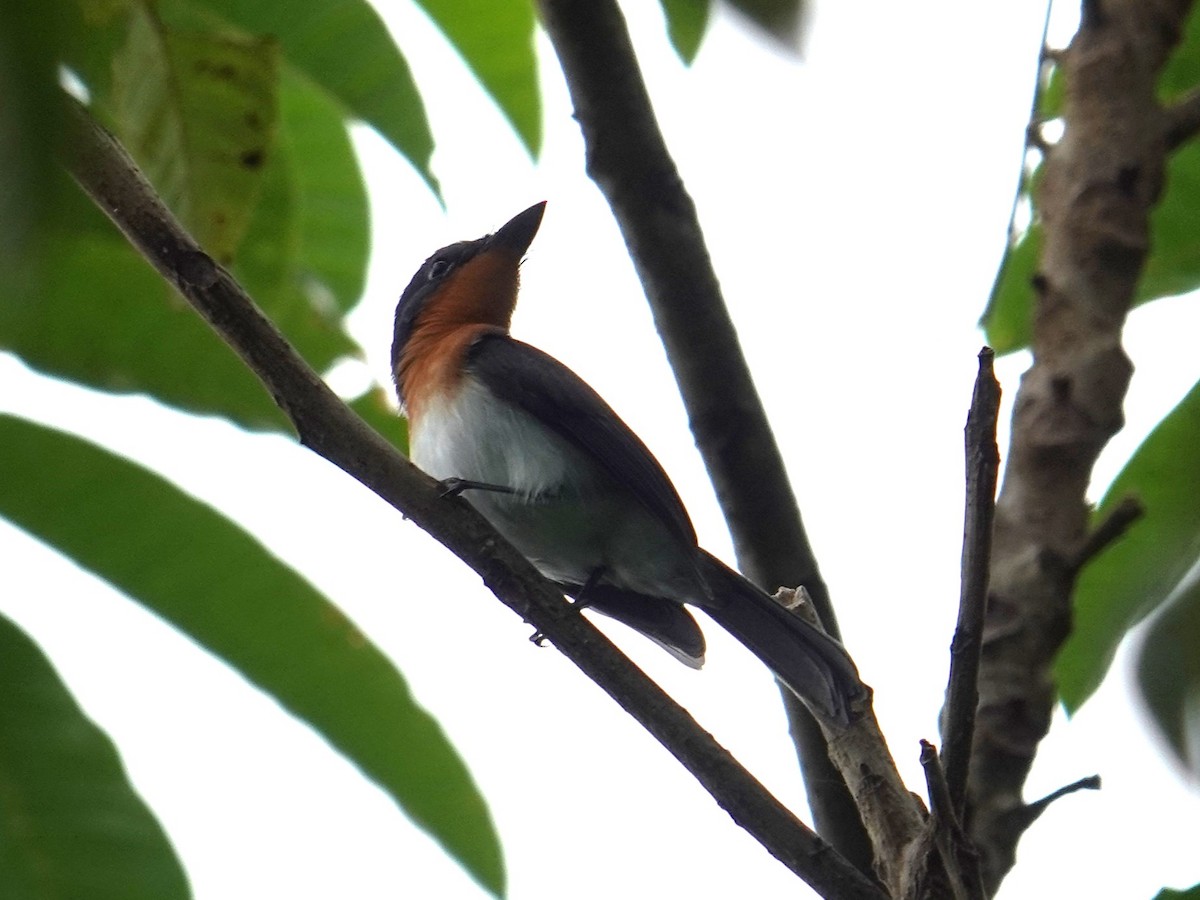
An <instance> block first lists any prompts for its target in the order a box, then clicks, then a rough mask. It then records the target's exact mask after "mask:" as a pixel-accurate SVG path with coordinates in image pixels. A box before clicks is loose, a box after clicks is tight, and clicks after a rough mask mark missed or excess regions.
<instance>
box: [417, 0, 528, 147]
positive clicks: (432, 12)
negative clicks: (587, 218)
mask: <svg viewBox="0 0 1200 900" xmlns="http://www.w3.org/2000/svg"><path fill="white" fill-rule="evenodd" d="M417 4H418V5H419V6H420V7H421V8H422V9H423V10H425V12H426V13H427V14H428V16H429V18H431V19H433V21H434V22H435V23H437V26H438V28H440V29H441V31H442V33H443V34H444V35H445V36H446V39H447V40H449V41H450V43H451V44H453V45H454V48H455V49H456V50H458V52H459V54H460V55H461V56H462V58H463V60H464V61H465V62H466V64H467V66H468V67H469V68H470V69H471V71H472V72H473V73H474V75H475V77H476V78H478V79H479V83H480V84H481V85H482V86H483V88H484V90H486V91H487V92H488V93H489V94H490V95H491V96H492V98H493V99H494V100H495V101H496V105H497V106H499V107H500V110H501V112H503V113H504V115H505V117H506V118H507V119H508V121H509V122H510V123H511V124H512V127H513V130H514V131H516V132H517V134H518V135H519V136H520V138H521V141H522V142H523V143H524V144H525V148H526V149H527V150H528V151H529V154H530V155H531V156H534V157H536V156H537V155H538V151H539V150H540V149H541V146H542V105H541V95H540V94H539V93H538V80H537V55H536V54H535V52H534V33H535V27H534V26H535V24H536V20H535V18H534V15H533V4H532V2H530V0H417Z"/></svg>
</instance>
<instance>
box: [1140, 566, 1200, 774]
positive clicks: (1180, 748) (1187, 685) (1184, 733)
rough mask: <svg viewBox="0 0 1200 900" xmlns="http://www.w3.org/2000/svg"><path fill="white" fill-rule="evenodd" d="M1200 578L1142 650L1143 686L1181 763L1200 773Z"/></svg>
mask: <svg viewBox="0 0 1200 900" xmlns="http://www.w3.org/2000/svg"><path fill="white" fill-rule="evenodd" d="M1197 648H1200V583H1197V582H1195V581H1193V582H1192V583H1191V584H1190V585H1189V586H1188V587H1187V588H1185V589H1184V590H1183V591H1181V592H1179V594H1178V595H1177V596H1175V597H1174V598H1173V599H1172V601H1171V604H1170V605H1169V606H1168V607H1167V608H1166V609H1165V610H1163V613H1162V615H1160V616H1159V617H1158V618H1157V619H1155V621H1154V623H1153V624H1152V625H1151V626H1150V629H1149V631H1148V632H1147V633H1146V637H1145V640H1144V641H1143V642H1142V646H1141V648H1140V649H1139V650H1138V664H1137V665H1138V687H1139V688H1140V689H1141V692H1142V698H1143V699H1144V700H1145V701H1146V705H1147V707H1148V708H1149V710H1150V713H1151V715H1152V716H1153V717H1154V721H1155V722H1156V723H1157V725H1158V727H1159V730H1161V731H1162V733H1163V734H1164V735H1165V736H1166V738H1167V742H1168V744H1169V745H1170V747H1171V749H1172V750H1174V751H1175V755H1176V756H1177V757H1178V758H1179V761H1180V763H1182V764H1183V766H1184V767H1185V768H1187V769H1188V770H1189V771H1190V772H1191V773H1192V775H1193V776H1195V775H1200V653H1198V652H1197Z"/></svg>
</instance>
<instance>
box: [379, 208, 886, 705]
mask: <svg viewBox="0 0 1200 900" xmlns="http://www.w3.org/2000/svg"><path fill="white" fill-rule="evenodd" d="M544 209H545V203H539V204H537V205H535V206H531V207H530V208H529V209H527V210H525V211H524V212H523V213H521V214H520V215H518V216H516V217H514V218H513V219H512V220H511V221H509V222H508V223H507V224H506V225H504V227H502V228H501V229H500V230H499V231H497V232H496V233H495V234H491V235H488V236H486V237H482V238H480V239H479V240H475V241H462V242H460V243H457V244H451V245H450V246H448V247H443V248H442V249H441V250H439V251H438V252H437V253H435V254H433V256H431V257H429V259H427V260H426V261H425V263H424V265H422V266H421V268H420V269H419V270H418V271H417V273H416V275H414V276H413V279H412V281H411V282H410V283H409V285H408V287H407V288H405V290H404V293H403V294H402V295H401V297H400V303H399V306H398V307H397V309H396V331H395V338H394V342H393V344H392V368H393V373H394V375H395V379H396V388H397V391H398V393H399V396H400V402H401V404H402V406H403V407H404V409H405V411H406V413H407V415H408V420H409V443H410V449H411V453H412V459H413V461H414V462H415V463H416V464H417V465H418V466H419V467H421V468H422V469H424V470H425V471H426V472H428V473H429V474H430V475H432V476H433V477H434V478H437V479H441V480H442V481H443V483H444V484H445V485H446V486H447V489H448V490H450V491H453V492H454V493H463V494H464V496H465V498H466V499H467V500H468V501H469V502H470V503H471V504H472V505H473V506H474V507H475V508H476V509H478V510H479V512H481V513H482V514H483V515H484V516H485V517H486V518H487V519H488V520H489V521H490V522H491V523H492V525H494V526H495V527H496V530H497V531H499V532H500V533H501V534H502V535H504V537H505V538H506V539H508V541H509V542H511V543H512V544H513V545H514V546H515V547H516V548H517V549H518V550H520V551H521V553H523V554H524V555H525V556H526V557H528V558H529V560H530V561H531V562H532V563H533V564H534V566H536V567H537V568H538V570H539V571H540V572H541V573H542V574H543V575H545V576H546V577H547V578H548V579H550V580H551V581H553V582H555V583H556V584H558V585H559V586H560V587H561V588H562V589H563V591H564V592H565V593H567V594H568V595H570V596H572V597H574V598H576V601H577V603H579V604H580V605H581V606H586V607H587V608H590V609H594V610H596V611H598V612H601V613H604V614H606V615H609V616H612V617H613V618H616V619H618V620H620V621H622V622H624V623H625V624H626V625H628V626H630V627H632V628H634V629H636V630H637V631H640V632H642V633H643V634H645V635H646V636H647V637H649V638H650V639H652V640H653V641H655V642H657V643H658V644H660V645H661V646H662V647H664V648H665V649H666V650H668V651H669V652H670V653H671V654H672V655H673V656H675V657H676V658H677V659H679V660H681V661H682V662H684V663H686V664H688V665H690V666H692V667H694V668H699V667H700V665H701V664H702V663H703V661H704V649H705V647H704V635H703V634H702V633H701V631H700V628H699V626H698V625H697V624H696V620H695V619H694V618H693V617H692V615H691V613H690V612H688V610H687V609H686V608H685V607H684V605H683V604H685V603H689V604H692V605H693V606H696V607H699V608H700V609H702V610H704V612H705V613H707V614H708V616H709V617H711V618H712V619H714V620H715V621H716V622H717V623H718V624H719V625H721V626H722V627H723V628H725V629H726V630H727V631H729V632H730V633H731V634H733V636H734V637H736V638H737V639H738V640H739V641H741V642H742V643H743V644H745V645H746V647H748V648H749V649H750V650H751V651H752V652H753V653H754V654H755V655H756V656H758V657H759V659H761V660H762V661H763V662H764V663H765V664H766V665H767V666H768V667H769V668H770V669H771V670H772V671H773V672H774V673H775V675H776V676H777V677H778V678H779V679H780V680H781V681H782V682H783V683H784V684H786V685H787V686H788V687H789V688H790V689H791V690H792V691H793V692H794V693H795V694H796V695H797V696H798V697H800V699H801V700H803V701H804V702H805V703H806V704H807V705H808V706H809V707H810V708H812V709H813V710H814V711H816V712H817V713H819V714H820V715H822V716H824V717H826V718H831V719H835V720H840V721H842V722H845V721H848V720H849V719H850V717H851V704H852V702H853V701H854V700H855V699H856V698H858V697H859V696H861V695H862V693H863V690H864V688H863V686H862V683H861V682H860V681H859V678H858V672H857V671H856V669H855V667H854V663H853V662H851V660H850V657H849V656H848V655H847V654H846V652H845V650H843V649H842V646H841V645H840V644H839V643H837V642H836V641H834V640H833V639H832V638H830V637H828V636H827V635H825V634H824V633H823V632H821V631H820V630H819V629H817V628H815V627H813V626H812V625H810V624H809V623H808V622H806V621H804V620H803V619H801V618H799V617H798V616H796V615H794V614H792V613H791V612H789V611H788V610H786V609H784V608H783V607H782V606H780V605H779V604H778V603H776V602H775V601H774V600H773V599H772V598H771V597H769V596H768V595H767V594H765V593H764V592H763V591H761V590H760V589H759V588H757V587H756V586H754V585H753V584H751V583H750V582H749V581H747V580H746V579H745V578H743V577H742V576H741V575H739V574H737V573H736V572H734V571H733V570H732V569H730V568H728V567H727V566H725V565H724V564H723V563H721V562H720V561H719V560H717V559H716V558H715V557H713V556H712V555H710V554H709V553H707V552H706V551H704V550H702V549H701V548H700V547H699V546H698V545H697V542H696V532H695V529H694V528H693V527H692V523H691V520H690V519H689V518H688V514H687V512H686V511H685V510H684V507H683V503H682V501H680V499H679V495H678V494H677V493H676V491H675V488H674V487H673V486H672V484H671V482H670V480H669V479H668V478H667V475H666V473H665V472H664V471H663V470H662V467H661V466H660V465H659V464H658V461H657V460H655V458H654V457H653V455H651V453H650V451H649V450H648V449H646V446H645V445H644V444H643V443H642V442H641V441H640V440H639V439H638V437H637V436H636V435H635V434H634V433H633V432H632V431H631V430H630V428H629V427H628V426H627V425H626V424H625V423H624V422H622V421H621V419H620V418H619V417H618V416H617V414H616V413H615V412H613V410H612V409H611V408H610V407H609V406H608V404H606V403H605V402H604V401H603V400H602V399H601V398H600V396H599V395H598V394H597V393H596V392H595V391H593V390H592V389H591V388H590V387H588V385H587V384H585V383H584V381H583V380H582V379H581V378H579V376H577V375H576V374H575V373H574V372H572V371H571V370H570V369H568V368H567V367H566V366H564V365H563V364H562V363H560V362H558V361H557V360H555V359H553V358H552V357H550V356H548V355H546V354H545V353H543V352H542V351H541V350H538V349H536V348H535V347H531V346H530V345H528V344H524V343H522V342H520V341H518V340H516V339H514V338H513V337H511V336H510V335H509V323H510V321H511V319H512V314H513V310H514V308H515V307H516V302H517V288H518V283H519V270H520V265H521V261H522V258H523V256H524V254H525V251H526V250H528V248H529V245H530V243H531V242H532V241H533V237H534V235H535V234H536V233H537V230H538V227H539V226H540V225H541V221H542V213H543V211H544Z"/></svg>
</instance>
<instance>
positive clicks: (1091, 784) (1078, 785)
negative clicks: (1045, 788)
mask: <svg viewBox="0 0 1200 900" xmlns="http://www.w3.org/2000/svg"><path fill="white" fill-rule="evenodd" d="M1098 790H1100V776H1099V775H1088V776H1087V777H1086V778H1080V779H1079V780H1078V781H1073V782H1071V783H1070V784H1068V785H1066V786H1064V787H1060V788H1059V789H1058V790H1057V791H1051V792H1050V793H1049V794H1047V795H1046V796H1045V797H1043V798H1042V799H1041V800H1036V801H1034V802H1033V803H1029V804H1026V806H1025V810H1026V815H1028V817H1029V822H1030V823H1031V824H1032V823H1033V821H1034V820H1035V819H1037V817H1038V816H1040V815H1041V814H1042V813H1044V812H1045V811H1046V810H1047V809H1048V808H1049V806H1050V804H1051V803H1053V802H1054V801H1056V800H1061V799H1062V798H1063V797H1066V796H1067V795H1069V794H1074V793H1075V792H1077V791H1098Z"/></svg>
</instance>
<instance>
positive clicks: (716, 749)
mask: <svg viewBox="0 0 1200 900" xmlns="http://www.w3.org/2000/svg"><path fill="white" fill-rule="evenodd" d="M68 102H69V104H70V106H71V119H72V126H73V132H74V133H73V140H72V142H71V150H70V153H71V156H70V158H69V160H68V168H69V169H70V171H71V174H72V175H73V176H74V178H75V180H76V181H77V182H78V183H79V184H80V186H81V187H82V188H83V189H84V191H85V192H86V193H87V194H88V195H89V196H90V197H91V198H92V199H93V200H94V201H95V203H96V204H97V206H99V207H100V209H101V210H103V211H104V213H105V214H106V215H107V216H108V217H109V218H110V219H111V220H112V221H113V222H114V223H115V224H116V226H117V227H118V228H119V229H120V230H121V231H122V232H123V233H124V234H125V236H126V237H127V238H128V239H129V241H130V243H132V244H133V245H134V247H135V248H136V249H137V250H138V251H139V252H140V253H141V254H142V255H143V256H144V257H145V258H146V259H147V260H148V261H149V262H150V263H151V264H152V265H153V266H154V267H155V268H156V269H157V270H158V271H159V272H160V273H161V274H162V275H163V277H164V278H166V279H167V280H168V281H169V282H170V283H171V284H173V285H175V286H176V287H177V288H178V289H179V291H180V293H181V294H182V295H183V296H184V298H185V299H187V301H188V302H189V303H190V304H191V305H192V306H193V307H194V308H195V309H196V311H197V312H199V313H200V315H201V316H202V317H203V318H204V319H205V320H206V321H207V322H208V323H209V324H210V325H211V326H212V327H213V329H214V330H215V331H216V332H217V333H218V334H219V335H220V336H221V337H222V339H224V340H225V342H226V343H227V344H229V346H230V347H232V348H233V350H234V351H235V352H237V354H238V355H239V356H240V357H241V358H242V360H243V361H244V362H245V363H246V365H247V366H249V367H250V369H251V370H253V372H254V373H255V374H256V375H257V376H258V377H259V379H260V380H261V381H262V382H263V384H264V385H265V386H266V388H267V390H268V391H270V393H271V395H272V396H273V397H274V398H275V401H276V402H277V403H278V404H279V406H280V408H281V409H282V410H283V411H284V412H285V413H286V414H287V416H288V418H289V419H290V420H291V421H292V423H293V425H294V426H295V428H296V431H297V433H298V434H299V436H300V441H301V443H302V444H304V445H305V446H306V447H308V448H309V449H311V450H313V451H314V452H316V453H318V454H319V455H321V456H323V457H325V458H326V459H328V460H329V461H330V462H332V463H333V464H334V465H336V466H338V467H339V468H341V469H343V470H344V471H345V472H347V473H348V474H349V475H351V476H352V477H354V478H356V479H357V480H358V481H360V482H361V483H362V484H364V485H365V486H366V487H368V488H369V489H371V490H372V491H374V492H375V493H376V494H378V495H379V496H380V497H381V498H383V499H384V500H385V501H387V502H388V503H390V504H391V505H392V506H394V507H395V508H396V509H398V510H399V511H400V512H402V513H403V514H404V515H405V516H406V517H407V518H410V519H412V520H413V521H414V522H415V523H416V524H417V525H418V526H420V527H421V528H423V529H424V530H425V531H427V532H429V534H431V535H432V536H433V537H434V538H436V539H437V540H439V541H440V542H441V543H443V544H444V545H445V546H446V547H448V548H449V549H450V550H451V551H453V552H454V553H455V554H456V555H458V556H459V557H460V558H461V559H463V560H464V561H465V562H466V563H467V564H468V565H470V566H471V567H472V568H473V569H474V570H475V571H476V572H478V573H479V575H480V576H481V577H482V578H483V580H484V582H485V583H486V584H487V585H488V587H489V588H491V590H492V591H493V592H494V593H495V594H496V596H497V597H498V598H499V599H500V600H501V601H502V602H504V603H505V605H507V606H508V607H509V608H510V609H512V610H513V611H514V612H516V613H517V614H518V615H520V616H521V617H522V618H523V619H524V620H525V621H527V622H529V623H531V624H532V625H533V626H534V627H536V628H537V629H538V630H539V631H541V632H542V633H543V634H545V635H546V637H547V638H549V639H550V640H551V641H552V642H553V643H554V645H555V646H556V647H557V648H558V649H559V650H560V651H562V653H563V654H564V655H565V656H567V657H568V658H569V659H570V660H571V661H572V662H573V663H574V664H575V665H576V666H578V667H579V668H580V669H581V670H582V671H583V672H584V673H585V674H587V675H588V677H590V678H591V679H592V680H593V681H595V682H596V683H597V684H598V685H600V687H601V688H603V689H604V690H605V691H606V692H607V693H608V694H609V696H611V697H612V698H613V699H614V700H616V701H617V703H618V704H620V705H621V707H622V708H623V709H625V710H626V711H627V712H629V713H630V715H632V716H633V717H634V718H635V719H637V721H638V722H640V723H641V724H642V725H643V726H644V727H645V728H646V729H647V730H648V731H649V732H650V733H651V734H652V735H654V737H655V738H656V739H657V740H658V741H659V742H660V743H661V744H662V745H663V746H664V747H665V748H666V749H667V750H668V751H669V752H670V753H671V754H672V755H673V756H675V758H676V759H678V760H679V761H680V763H682V764H683V765H684V766H685V767H686V768H687V769H688V770H689V771H690V772H691V773H692V774H693V775H694V776H695V778H696V779H697V780H698V781H699V782H700V783H701V784H702V785H703V786H704V787H705V788H706V789H707V790H708V791H709V793H711V794H712V796H713V797H714V798H715V799H716V801H717V803H718V804H720V806H721V807H722V808H724V809H725V810H726V811H727V812H728V813H729V814H730V815H731V816H732V817H733V819H734V821H736V822H737V823H738V824H739V825H741V826H742V827H743V828H745V829H746V830H747V831H749V832H750V833H751V834H752V835H754V837H755V838H756V839H757V840H758V841H759V842H760V843H762V844H763V846H764V847H766V849H767V850H768V851H769V852H770V853H771V854H772V855H774V856H775V857H776V858H777V859H778V860H779V861H780V862H782V863H783V864H784V865H785V866H787V867H788V868H789V869H790V870H791V871H792V872H794V873H795V874H796V875H798V876H799V877H800V878H802V879H804V880H805V881H806V882H808V884H810V885H811V886H812V887H813V888H814V889H815V890H817V891H818V892H820V893H821V894H822V895H824V896H827V897H855V898H863V900H884V894H883V893H882V891H881V890H880V889H879V888H878V887H877V886H876V885H875V884H874V883H872V882H871V881H870V880H868V879H867V878H865V877H864V876H863V875H862V873H860V872H859V871H858V870H857V869H856V868H855V867H854V866H852V865H851V864H850V863H849V862H847V861H846V860H845V859H844V858H843V857H841V856H840V855H839V854H838V853H836V852H835V851H834V850H833V849H832V848H830V847H829V846H828V845H827V844H826V843H825V842H824V841H823V840H821V839H820V838H819V837H818V836H817V835H816V834H814V833H813V832H812V831H810V830H809V829H808V828H807V827H806V826H805V825H804V824H803V823H802V822H801V821H800V820H798V819H797V818H796V817H795V816H794V815H793V814H792V813H791V812H790V811H789V810H788V809H787V808H786V807H784V806H783V805H782V804H781V803H779V801H778V800H776V799H775V798H774V797H773V796H771V794H770V793H769V792H768V791H767V790H766V789H765V788H764V787H763V786H762V785H761V784H760V783H759V782H758V781H757V780H755V779H754V777H753V776H751V775H750V774H749V773H748V772H747V771H746V770H745V769H743V768H742V767H741V765H740V764H738V762H737V761H736V760H735V759H734V758H733V757H732V756H731V755H730V754H729V752H728V751H727V750H725V749H724V748H723V747H722V746H721V745H720V744H718V743H717V742H716V741H715V740H714V739H713V738H712V736H711V735H709V734H708V733H707V732H705V731H704V730H703V729H702V728H700V726H699V725H697V724H696V722H695V720H693V719H692V718H691V716H690V715H689V714H688V713H687V711H686V710H684V709H683V708H682V707H680V706H679V705H678V704H676V703H675V702H674V701H673V700H672V699H671V698H670V697H669V696H668V695H666V694H665V693H664V692H663V691H662V690H661V688H659V687H658V686H657V685H656V684H654V682H652V681H651V680H650V679H649V678H647V677H646V676H645V675H644V674H643V673H642V672H641V670H639V669H638V668H637V667H636V666H634V665H633V664H632V663H631V662H629V660H628V659H626V658H625V657H624V656H623V655H622V654H621V653H620V651H619V650H617V649H616V647H614V646H613V645H612V644H611V643H609V641H608V640H607V639H606V638H605V637H604V636H603V635H602V634H601V633H600V632H599V631H598V630H596V628H595V627H594V626H592V625H591V624H590V623H589V622H588V621H587V619H585V618H584V617H583V616H581V615H579V614H578V611H577V610H574V609H573V608H572V607H571V605H570V604H569V603H567V602H566V601H565V600H564V598H563V596H562V593H561V591H559V590H558V589H557V588H555V587H554V586H552V585H551V584H550V583H549V582H547V581H546V580H545V579H544V578H542V577H541V575H539V574H538V572H537V571H536V570H535V569H534V568H533V566H532V565H531V564H530V563H529V562H528V561H527V560H526V559H525V558H524V557H522V556H521V555H520V554H519V553H517V551H516V550H514V549H513V548H512V547H511V546H510V545H509V544H508V543H507V542H505V541H504V540H503V538H501V537H500V536H499V534H497V532H496V531H495V530H494V529H493V528H492V527H491V526H490V525H489V524H488V523H487V521H486V520H485V519H484V518H483V517H482V516H480V515H479V514H478V513H477V512H475V510H474V509H472V508H471V507H470V506H469V505H468V504H466V503H465V502H462V501H458V500H452V499H447V498H444V497H442V492H441V490H440V489H439V487H438V485H437V483H436V482H434V481H433V479H431V478H430V477H429V476H427V475H425V474H424V473H423V472H421V471H420V470H418V469H417V468H416V467H415V466H413V465H412V464H411V463H410V462H408V460H406V459H405V458H404V457H403V456H401V455H400V454H399V453H397V452H396V450H395V448H394V447H392V446H391V445H390V444H389V443H388V442H387V441H385V440H384V439H383V438H382V437H380V436H379V435H378V434H377V433H376V432H375V431H374V430H372V429H371V427H370V426H369V425H367V424H366V423H365V422H363V421H362V419H360V418H359V417H358V416H357V415H356V414H355V413H354V412H353V411H351V410H350V409H349V408H348V407H347V406H346V405H345V404H344V403H343V402H342V401H341V400H340V399H339V398H338V397H337V395H335V394H334V393H333V392H332V391H330V390H329V388H328V387H327V386H326V385H325V384H324V382H323V381H322V380H321V378H320V377H319V376H318V375H317V374H316V373H315V372H314V371H313V370H312V369H311V368H309V366H308V365H307V364H306V363H305V362H304V360H303V359H301V358H300V356H299V355H298V354H297V353H296V351H295V350H294V349H293V348H292V347H291V346H290V345H289V344H288V343H287V341H286V340H285V338H284V337H283V335H282V334H280V332H279V331H278V330H277V329H276V328H275V326H274V325H273V324H272V323H271V322H270V321H269V320H268V319H267V318H266V317H265V316H264V315H263V314H262V312H261V311H260V310H259V309H258V308H257V307H256V306H255V305H254V303H253V301H252V300H251V299H250V298H249V297H248V296H247V295H246V293H245V292H244V291H243V290H242V288H241V287H240V286H239V285H238V284H237V283H236V282H235V281H234V279H233V278H232V277H231V276H230V275H229V273H228V272H226V271H225V270H224V269H222V268H221V267H220V266H218V265H216V263H214V262H213V260H212V259H211V258H210V257H209V256H208V255H207V254H205V253H204V252H203V250H201V248H200V247H199V245H197V244H196V243H195V241H193V240H192V239H191V237H190V236H189V235H188V234H187V233H186V232H185V231H184V230H183V228H182V227H181V226H180V225H179V223H178V222H177V221H176V220H175V218H174V217H173V216H172V215H171V213H170V212H169V211H168V210H167V209H166V207H164V206H163V205H162V203H161V201H160V200H159V199H158V197H157V196H156V195H155V194H154V191H153V189H152V188H151V187H150V185H149V184H148V183H147V182H146V180H145V179H144V177H142V175H141V173H140V172H138V170H137V168H136V166H135V165H134V164H133V162H132V160H130V159H129V157H128V156H127V155H126V154H125V152H124V150H123V149H122V148H121V147H120V145H119V144H118V143H117V142H116V140H115V138H113V137H112V135H110V134H108V133H107V132H106V131H104V130H103V129H102V128H100V127H99V126H97V125H96V124H95V123H94V122H93V121H92V120H91V118H90V117H89V116H88V114H87V112H86V111H85V110H83V108H82V107H80V106H79V105H78V104H77V103H75V101H73V100H70V101H68Z"/></svg>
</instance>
